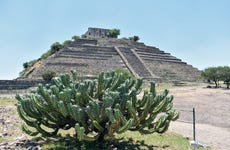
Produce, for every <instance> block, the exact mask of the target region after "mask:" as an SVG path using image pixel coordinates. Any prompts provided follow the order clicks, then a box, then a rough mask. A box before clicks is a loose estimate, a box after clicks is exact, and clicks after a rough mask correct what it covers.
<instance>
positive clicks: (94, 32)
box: [85, 28, 109, 38]
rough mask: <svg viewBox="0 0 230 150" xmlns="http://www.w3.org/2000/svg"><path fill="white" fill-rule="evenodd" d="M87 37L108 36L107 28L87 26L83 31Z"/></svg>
mask: <svg viewBox="0 0 230 150" xmlns="http://www.w3.org/2000/svg"><path fill="white" fill-rule="evenodd" d="M85 35H86V37H87V38H104V37H109V29H102V28H88V31H87V32H86V33H85Z"/></svg>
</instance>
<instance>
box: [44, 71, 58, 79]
mask: <svg viewBox="0 0 230 150" xmlns="http://www.w3.org/2000/svg"><path fill="white" fill-rule="evenodd" d="M55 76H56V73H55V72H53V71H47V72H45V73H43V74H42V78H43V80H45V81H51V80H52V78H53V77H55Z"/></svg>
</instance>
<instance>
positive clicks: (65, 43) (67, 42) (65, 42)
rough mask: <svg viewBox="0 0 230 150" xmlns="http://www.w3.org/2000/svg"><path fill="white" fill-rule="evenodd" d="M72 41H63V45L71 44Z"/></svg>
mask: <svg viewBox="0 0 230 150" xmlns="http://www.w3.org/2000/svg"><path fill="white" fill-rule="evenodd" d="M71 43H72V41H71V40H65V41H64V42H63V46H65V45H69V44H71Z"/></svg>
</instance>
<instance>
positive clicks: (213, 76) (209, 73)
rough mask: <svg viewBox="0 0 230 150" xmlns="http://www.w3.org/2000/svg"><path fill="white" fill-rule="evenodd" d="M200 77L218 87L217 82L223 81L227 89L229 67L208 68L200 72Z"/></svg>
mask: <svg viewBox="0 0 230 150" xmlns="http://www.w3.org/2000/svg"><path fill="white" fill-rule="evenodd" d="M201 76H202V77H203V78H204V79H207V80H211V81H213V82H214V83H215V85H216V87H218V83H219V81H224V83H225V84H226V85H227V88H229V84H230V67H228V66H224V67H221V66H220V67H209V68H206V69H205V70H203V71H202V73H201Z"/></svg>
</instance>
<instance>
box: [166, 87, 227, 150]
mask: <svg viewBox="0 0 230 150" xmlns="http://www.w3.org/2000/svg"><path fill="white" fill-rule="evenodd" d="M170 94H172V95H174V107H175V108H176V109H178V110H179V111H180V113H181V115H180V118H179V120H178V121H176V122H173V123H171V126H170V130H173V131H175V132H178V133H179V134H182V135H184V136H185V137H190V138H191V137H193V126H192V112H191V111H192V108H193V107H194V108H195V110H196V135H197V137H196V140H197V141H199V142H201V143H204V144H207V145H210V146H214V148H215V149H218V150H220V149H222V150H229V149H230V113H229V112H230V90H227V89H224V88H219V89H214V88H212V89H209V88H204V87H201V86H200V87H182V88H175V89H172V90H170Z"/></svg>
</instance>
